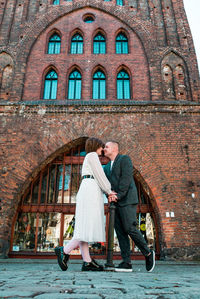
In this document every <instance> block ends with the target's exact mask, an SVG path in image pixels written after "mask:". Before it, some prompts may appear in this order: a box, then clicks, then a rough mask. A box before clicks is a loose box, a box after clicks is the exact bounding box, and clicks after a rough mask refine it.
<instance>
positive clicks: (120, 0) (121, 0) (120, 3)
mask: <svg viewBox="0 0 200 299" xmlns="http://www.w3.org/2000/svg"><path fill="white" fill-rule="evenodd" d="M116 4H117V5H120V6H123V5H124V0H116Z"/></svg>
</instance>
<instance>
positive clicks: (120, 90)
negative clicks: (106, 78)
mask: <svg viewBox="0 0 200 299" xmlns="http://www.w3.org/2000/svg"><path fill="white" fill-rule="evenodd" d="M117 99H118V100H122V99H130V78H129V75H128V73H127V72H126V71H124V70H122V71H120V72H119V73H118V74H117Z"/></svg>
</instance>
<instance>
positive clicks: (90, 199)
mask: <svg viewBox="0 0 200 299" xmlns="http://www.w3.org/2000/svg"><path fill="white" fill-rule="evenodd" d="M83 175H93V176H94V179H92V178H86V179H83V180H82V182H81V185H80V188H79V190H78V193H77V196H76V213H75V229H74V236H73V239H76V240H80V241H85V242H105V225H104V199H103V192H104V193H106V194H110V192H111V185H110V182H109V181H108V179H107V178H106V176H105V174H104V171H103V168H102V165H101V163H100V160H99V157H98V155H97V153H96V152H91V153H88V154H87V155H86V156H85V159H84V162H83V166H82V176H83Z"/></svg>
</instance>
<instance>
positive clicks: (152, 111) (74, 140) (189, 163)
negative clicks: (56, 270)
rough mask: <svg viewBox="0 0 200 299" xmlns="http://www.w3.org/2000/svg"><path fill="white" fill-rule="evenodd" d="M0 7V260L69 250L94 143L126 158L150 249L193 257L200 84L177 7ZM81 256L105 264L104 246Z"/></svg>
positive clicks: (81, 1) (198, 242)
mask: <svg viewBox="0 0 200 299" xmlns="http://www.w3.org/2000/svg"><path fill="white" fill-rule="evenodd" d="M0 6H1V10H0V19H1V26H0V66H1V70H0V86H1V99H0V113H1V116H0V122H1V125H0V132H1V136H0V142H1V161H0V173H1V177H0V188H1V189H0V205H1V210H0V215H1V217H0V255H1V257H6V256H7V255H9V256H10V257H13V256H31V257H34V256H37V257H39V256H45V257H47V256H48V257H52V256H53V247H54V246H56V245H57V244H58V243H60V244H66V243H67V242H68V240H69V239H70V238H71V235H72V233H73V221H74V219H73V215H74V211H75V194H76V192H77V189H78V186H79V182H80V169H81V164H82V161H83V156H84V154H85V152H84V143H85V140H86V138H87V137H91V136H96V137H98V138H101V139H103V140H104V141H106V140H110V139H112V140H117V141H119V143H120V145H121V152H122V153H126V154H129V155H130V157H131V159H132V161H133V164H134V167H135V170H134V173H133V175H134V177H135V180H136V183H137V187H138V193H139V199H140V204H139V206H138V225H139V227H140V229H141V231H142V232H143V234H144V237H145V238H146V239H147V241H148V244H149V246H151V247H154V248H155V250H156V253H157V255H158V256H166V255H167V256H169V257H174V258H179V257H182V258H187V259H189V258H199V254H200V251H199V247H200V235H199V231H200V217H199V212H200V210H199V198H200V162H199V157H200V138H199V135H200V134H199V133H200V128H199V124H200V93H199V91H200V82H199V75H198V68H197V61H196V55H195V51H194V45H193V41H192V37H191V32H190V29H189V25H188V22H187V18H186V15H185V11H184V6H183V1H182V0H151V1H150V0H139V1H138V0H130V1H128V0H124V1H123V0H120V1H114V0H111V1H108V0H107V1H103V0H73V1H67V0H60V1H59V0H54V1H52V0H40V1H30V0H29V1H25V0H7V1H5V0H3V1H1V3H0ZM102 163H103V164H104V163H106V160H105V158H102ZM105 224H106V229H107V226H108V207H107V204H106V203H105ZM114 250H115V256H116V257H117V256H118V254H119V253H118V251H119V247H118V244H117V240H115V247H114ZM132 250H133V257H134V258H137V257H138V256H139V253H138V251H137V248H135V247H134V244H133V248H132ZM91 251H92V252H93V253H94V254H96V255H99V257H105V255H106V244H92V246H91ZM74 255H75V256H79V251H78V250H77V251H74Z"/></svg>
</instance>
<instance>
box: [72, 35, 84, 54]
mask: <svg viewBox="0 0 200 299" xmlns="http://www.w3.org/2000/svg"><path fill="white" fill-rule="evenodd" d="M70 53H71V54H83V37H82V36H81V35H80V34H79V33H76V34H75V35H73V36H72V40H71V51H70Z"/></svg>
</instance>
